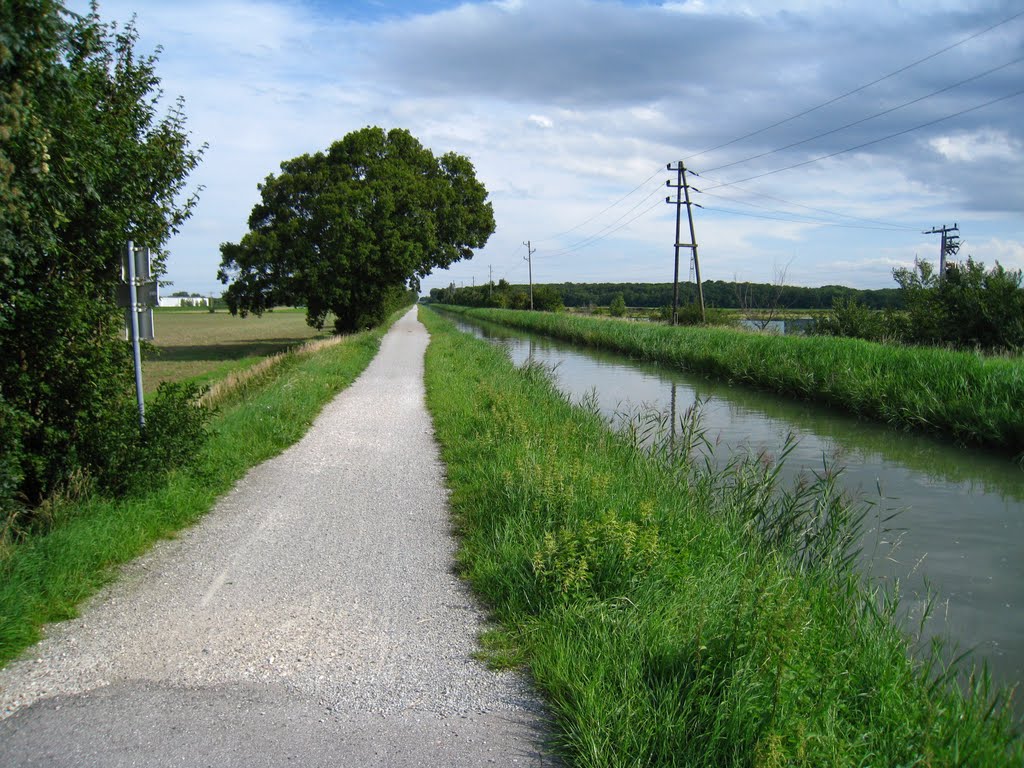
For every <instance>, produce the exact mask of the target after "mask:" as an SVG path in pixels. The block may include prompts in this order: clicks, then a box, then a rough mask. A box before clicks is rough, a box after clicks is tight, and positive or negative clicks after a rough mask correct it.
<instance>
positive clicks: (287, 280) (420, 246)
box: [218, 127, 494, 332]
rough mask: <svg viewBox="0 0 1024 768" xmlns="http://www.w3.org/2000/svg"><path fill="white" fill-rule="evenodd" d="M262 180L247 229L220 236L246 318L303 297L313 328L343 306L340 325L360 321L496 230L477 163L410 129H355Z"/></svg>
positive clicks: (235, 307)
mask: <svg viewBox="0 0 1024 768" xmlns="http://www.w3.org/2000/svg"><path fill="white" fill-rule="evenodd" d="M259 189H260V197H261V201H260V202H259V203H258V204H257V205H256V206H255V207H254V208H253V210H252V214H251V215H250V217H249V232H247V233H246V234H245V236H243V238H242V240H241V242H239V243H224V244H223V245H221V255H222V261H221V268H220V270H219V272H218V277H219V278H220V280H221V281H222V282H224V283H228V282H230V283H231V284H230V286H229V287H228V289H227V291H226V293H225V298H226V299H227V302H228V306H229V307H230V308H231V311H232V312H240V313H242V314H243V315H244V314H246V313H247V312H253V313H255V314H259V313H261V312H263V311H264V310H266V309H270V308H272V307H273V306H275V305H287V304H297V305H302V306H305V307H306V308H307V320H308V322H309V323H310V325H313V326H316V327H318V328H320V327H323V324H324V321H325V320H326V318H327V315H328V313H333V314H334V316H335V321H334V325H335V330H336V331H338V332H343V331H350V330H355V329H357V328H360V327H363V326H366V325H369V324H372V323H375V322H377V321H379V320H380V319H381V318H382V317H383V316H384V314H385V313H386V312H387V310H388V308H389V306H391V300H392V299H393V297H395V296H396V295H400V294H402V293H404V291H406V290H407V289H410V288H411V289H418V288H419V280H420V279H422V278H423V277H426V276H427V275H428V274H430V272H431V270H433V269H434V268H436V267H441V268H443V267H447V266H449V265H450V264H452V263H454V262H456V261H459V260H460V259H468V258H472V256H473V249H474V248H481V247H483V245H484V244H485V243H486V242H487V239H488V238H489V237H490V236H491V234H492V233H493V232H494V212H493V209H492V207H491V204H490V203H488V202H487V190H486V189H485V188H484V186H483V184H481V183H480V182H479V181H477V179H476V175H475V172H474V169H473V164H472V163H471V162H470V161H469V160H468V159H467V158H466V157H464V156H462V155H458V154H456V153H454V152H449V153H447V154H444V155H442V156H441V157H439V158H438V157H434V155H433V153H431V152H430V150H428V149H426V148H425V147H423V145H422V144H420V142H419V141H417V140H416V138H414V137H413V136H412V134H410V133H409V132H408V131H406V130H402V129H393V130H390V131H387V132H385V131H384V130H383V129H381V128H376V127H368V128H363V129H362V130H359V131H354V132H352V133H350V134H348V135H347V136H345V137H344V138H343V139H341V141H338V142H335V143H334V144H333V145H331V147H330V149H328V150H327V152H318V153H316V154H313V155H302V156H300V157H296V158H294V159H292V160H288V161H286V162H284V163H282V164H281V173H280V174H278V175H276V176H274V175H271V176H268V177H267V179H266V181H265V182H264V183H263V184H261V185H260V188H259Z"/></svg>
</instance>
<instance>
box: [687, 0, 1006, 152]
mask: <svg viewBox="0 0 1024 768" xmlns="http://www.w3.org/2000/svg"><path fill="white" fill-rule="evenodd" d="M1021 16H1024V11H1020V12H1018V13H1015V14H1014V15H1013V16H1010V17H1009V18H1006V19H1003V20H1002V21H999V22H996V23H995V24H993V25H992V26H990V27H986V28H985V29H982V30H981V31H979V32H975V33H974V34H973V35H969V36H967V37H965V38H963V39H962V40H959V41H957V42H955V43H953V44H952V45H947V46H946V47H945V48H941V49H939V50H937V51H935V52H934V53H930V54H928V55H927V56H925V57H924V58H921V59H918V60H917V61H913V62H911V63H910V64H907V65H906V66H903V67H900V68H899V69H897V70H894V71H892V72H890V73H889V74H887V75H883V76H882V77H879V78H878V79H876V80H872V81H871V82H870V83H866V84H864V85H861V86H858V87H857V88H854V89H853V90H852V91H847V92H846V93H843V94H841V95H839V96H836V97H834V98H832V99H829V100H828V101H824V102H822V103H821V104H818V105H817V106H814V107H811V108H810V109H805V110H804V111H803V112H799V113H797V114H795V115H791V116H790V117H787V118H785V119H784V120H779V121H778V122H776V123H772V124H771V125H767V126H765V127H764V128H759V129H758V130H756V131H752V132H751V133H748V134H745V135H743V136H740V137H738V138H735V139H732V140H730V141H727V142H725V143H724V144H719V145H717V146H715V147H711V148H710V149H705V150H701V151H700V152H697V153H695V154H692V155H688V156H687V157H684V158H683V159H684V160H689V159H690V158H694V157H699V156H700V155H706V154H708V153H709V152H714V151H716V150H719V149H723V148H725V147H728V146H731V145H733V144H736V143H738V142H740V141H744V140H745V139H750V138H753V137H754V136H757V135H759V134H762V133H764V132H765V131H770V130H771V129H772V128H778V127H779V126H780V125H785V124H786V123H790V122H792V121H793V120H796V119H798V118H801V117H804V116H805V115H809V114H811V113H812V112H817V111H818V110H819V109H823V108H825V107H827V106H829V105H831V104H835V103H836V102H837V101H842V100H843V99H845V98H846V97H848V96H853V95H854V94H855V93H860V92H861V91H864V90H867V89H868V88H871V87H872V86H874V85H878V84H879V83H882V82H885V81H886V80H889V79H890V78H893V77H895V76H896V75H899V74H902V73H903V72H906V71H907V70H909V69H913V68H914V67H916V66H917V65H918V64H923V63H924V62H926V61H930V60H931V59H934V58H935V57H937V56H940V55H942V54H943V53H946V52H947V51H951V50H953V49H954V48H957V47H959V46H961V45H963V44H964V43H968V42H970V41H971V40H974V39H975V38H977V37H980V36H981V35H984V34H985V33H987V32H991V31H992V30H993V29H996V28H997V27H1001V26H1003V25H1004V24H1009V23H1010V22H1011V21H1014V20H1015V19H1018V18H1020V17H1021Z"/></svg>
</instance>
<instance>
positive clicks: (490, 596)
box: [421, 312, 1024, 766]
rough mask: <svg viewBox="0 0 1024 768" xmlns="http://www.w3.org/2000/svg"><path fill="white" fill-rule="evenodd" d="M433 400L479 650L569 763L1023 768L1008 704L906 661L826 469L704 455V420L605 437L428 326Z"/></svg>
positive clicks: (441, 329)
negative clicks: (659, 437)
mask: <svg viewBox="0 0 1024 768" xmlns="http://www.w3.org/2000/svg"><path fill="white" fill-rule="evenodd" d="M421 317H422V318H423V320H424V322H425V323H427V324H428V327H429V329H430V332H431V344H430V348H429V349H428V353H427V364H426V384H427V399H428V406H429V408H430V409H431V412H432V414H433V416H434V421H435V429H436V434H437V437H438V440H439V442H440V444H441V447H442V454H443V458H444V461H445V462H446V465H447V477H448V483H449V486H450V489H451V504H452V510H453V514H454V517H455V521H456V525H457V530H458V532H459V535H460V539H461V547H460V550H459V554H458V563H459V569H460V572H461V573H462V574H463V575H464V576H465V577H466V578H467V579H468V580H469V581H470V582H471V583H472V585H473V587H474V588H475V590H476V591H477V592H478V593H479V594H480V595H481V597H482V598H483V599H484V600H485V601H486V602H487V604H488V605H489V606H490V608H491V610H492V612H493V616H494V619H495V622H496V625H497V626H496V628H495V629H493V630H491V631H490V632H489V633H488V634H487V635H486V638H485V640H486V642H485V643H484V650H483V652H482V653H483V654H484V655H485V656H489V657H490V658H491V659H492V661H493V662H494V663H495V664H510V663H511V664H518V663H523V664H525V665H526V666H528V668H529V671H530V674H531V676H532V678H533V679H534V680H535V681H536V684H537V685H538V686H539V688H540V689H541V690H542V691H543V692H544V694H545V696H546V699H547V702H548V706H549V710H550V713H551V718H552V724H553V728H554V734H553V740H554V743H555V744H556V746H557V748H558V750H559V751H560V753H561V754H562V755H563V756H564V757H565V758H566V761H567V762H568V764H571V765H578V766H639V765H659V766H660V765H666V766H674V765H678V766H709V765H716V766H748V765H756V766H782V765H786V766H790V765H792V766H822V765H829V766H832V765H879V766H882V765H884V766H890V765H903V766H913V765H919V766H924V765H965V766H966V765H971V766H1003V765H1019V764H1020V763H1021V760H1022V759H1024V745H1022V742H1021V737H1020V735H1019V733H1018V732H1017V731H1016V730H1015V728H1016V725H1015V723H1014V721H1013V715H1012V713H1011V711H1010V709H1009V708H1008V707H1007V706H1006V701H1007V693H1006V692H1005V691H1001V690H997V689H994V688H993V687H992V686H991V683H990V681H989V680H988V679H987V677H986V676H985V675H984V674H978V675H977V676H975V677H974V678H972V680H971V681H970V684H969V685H967V686H966V688H965V689H964V690H961V689H960V688H959V687H958V686H957V685H956V682H955V680H954V674H955V671H956V670H957V669H963V667H956V666H952V667H951V666H950V665H949V663H948V661H947V660H945V659H944V657H943V655H942V654H941V653H939V652H934V653H924V654H923V655H919V658H921V659H922V660H920V661H915V656H914V655H913V654H912V651H913V650H914V640H913V639H912V638H908V637H906V636H905V635H904V634H903V633H902V632H901V631H900V630H899V629H898V628H897V626H896V624H895V622H894V620H893V619H894V616H895V615H896V612H897V610H898V599H897V598H896V596H894V595H892V594H891V593H885V592H880V591H878V590H876V589H875V588H874V587H872V585H870V584H866V583H865V582H863V581H862V579H861V578H860V577H859V576H858V575H857V573H856V572H855V571H854V570H853V568H852V567H851V563H852V562H853V559H854V558H855V556H856V552H855V551H854V550H853V547H854V542H856V541H858V540H859V538H860V537H859V535H858V526H860V525H861V524H863V523H864V521H865V515H866V514H868V512H869V510H866V509H859V508H857V507H855V506H850V505H849V504H848V503H847V502H846V501H844V500H843V499H842V498H840V497H838V496H837V495H836V491H835V485H834V482H833V481H834V473H832V472H831V471H830V470H828V468H823V470H822V471H821V472H820V473H819V475H818V476H817V477H813V478H810V479H809V480H808V482H806V483H804V484H803V485H800V486H797V487H795V488H792V489H786V488H781V487H780V486H779V472H778V466H779V465H778V462H777V461H773V460H771V459H769V458H768V457H765V456H748V457H745V458H742V459H737V460H735V461H734V462H732V463H731V464H730V465H729V466H727V467H725V468H724V469H718V468H716V467H715V466H714V464H713V462H703V461H699V460H694V459H693V458H692V457H694V456H699V455H700V453H701V452H700V451H699V450H697V448H702V447H705V446H701V445H700V444H701V442H702V436H701V431H700V426H699V413H696V412H692V413H690V414H689V416H688V417H687V418H686V419H684V421H683V422H682V423H680V424H679V426H678V429H677V430H676V434H677V436H678V440H677V441H676V442H675V443H672V442H669V443H665V442H664V441H661V442H658V441H653V442H654V444H656V445H661V446H663V447H661V448H659V449H657V450H656V451H654V452H653V453H652V452H651V451H649V450H647V449H645V448H644V447H643V446H644V445H646V444H650V443H651V442H652V441H651V440H649V439H648V438H649V437H650V436H651V432H652V431H658V430H662V431H663V430H664V429H665V428H666V426H667V425H666V423H665V421H664V419H662V418H660V417H657V416H648V417H646V418H642V419H638V420H637V421H636V422H635V423H634V426H633V428H632V429H631V430H628V431H627V433H626V434H624V435H623V434H615V433H613V432H611V431H610V430H609V429H608V428H607V427H606V425H605V424H604V423H603V422H602V420H601V419H600V418H599V417H598V415H597V414H596V413H595V412H593V411H592V410H590V409H588V408H587V407H584V406H580V405H578V404H577V405H574V404H572V403H569V402H567V401H566V399H565V398H564V396H562V395H561V394H560V393H559V392H558V391H557V389H556V388H555V387H554V386H553V384H552V383H551V380H550V378H549V376H548V375H547V374H546V372H545V371H544V370H543V369H542V368H541V367H539V366H536V365H531V366H527V367H525V368H524V369H516V368H515V367H514V366H513V365H512V364H511V363H510V362H509V361H508V359H507V358H506V357H505V355H504V354H503V353H502V352H501V351H500V350H498V349H495V348H493V347H491V346H490V345H488V344H487V343H486V342H482V341H479V340H476V339H473V338H472V337H470V336H468V335H466V334H461V333H459V332H457V331H455V330H454V329H453V327H452V325H451V323H449V322H448V321H447V320H445V319H444V318H441V317H439V316H437V315H435V314H434V313H432V312H421Z"/></svg>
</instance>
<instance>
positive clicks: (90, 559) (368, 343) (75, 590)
mask: <svg viewBox="0 0 1024 768" xmlns="http://www.w3.org/2000/svg"><path fill="white" fill-rule="evenodd" d="M404 312H405V310H402V312H400V313H396V314H395V315H394V316H392V318H391V319H390V321H389V322H388V323H386V324H385V325H384V326H382V327H380V328H377V329H375V330H372V331H368V332H365V333H360V334H355V335H352V336H346V337H344V338H343V339H342V340H341V341H340V342H339V343H336V344H329V345H326V346H324V347H323V348H321V349H319V350H318V351H316V353H315V354H313V353H312V352H310V350H308V349H306V350H300V351H296V352H292V353H286V354H284V355H281V356H279V357H277V358H275V361H274V363H273V365H272V366H270V367H269V368H268V369H267V370H264V371H262V372H261V374H260V375H259V376H257V377H255V378H249V379H247V380H246V381H245V382H244V386H243V387H242V388H241V389H238V388H236V389H235V390H233V391H232V392H224V393H222V394H221V396H220V400H219V402H220V411H219V412H218V413H217V414H216V416H215V417H214V419H213V421H212V423H211V430H212V436H211V438H210V439H209V441H208V442H207V444H206V446H204V448H203V450H202V455H201V456H200V458H199V460H198V462H197V464H196V466H195V467H194V468H193V469H190V470H188V471H182V472H175V473H172V474H171V475H170V477H169V479H168V481H167V482H166V483H165V484H161V486H160V487H157V488H152V489H150V490H149V491H147V492H145V493H139V494H136V495H135V496H133V497H129V498H127V499H122V500H117V501H112V500H109V499H105V498H102V497H99V496H97V495H95V494H86V495H85V496H84V497H83V498H79V499H75V500H64V501H57V502H54V503H53V504H52V505H51V509H50V514H51V515H52V517H53V518H54V519H52V520H51V523H50V532H49V533H47V534H46V535H43V536H39V537H35V538H30V539H28V540H26V541H24V542H21V543H18V544H12V545H8V546H7V547H6V549H4V550H3V551H0V664H2V663H6V662H7V661H9V660H10V659H12V658H14V657H15V656H16V655H17V654H18V653H19V652H20V651H22V650H23V649H24V648H26V647H27V646H29V645H31V644H32V643H34V642H35V641H36V640H38V639H39V636H40V630H41V627H42V626H43V625H44V624H45V623H47V622H52V621H61V620H64V619H69V618H72V617H74V616H75V615H77V610H78V605H79V604H80V603H81V601H82V600H84V599H85V598H86V597H88V596H90V595H91V594H93V593H95V592H96V590H97V589H99V588H100V587H101V586H102V585H103V584H105V583H106V582H108V581H109V580H110V579H112V578H113V577H114V575H115V574H116V567H117V566H118V565H120V564H121V563H124V562H127V561H128V560H131V559H132V558H134V557H137V556H138V555H140V554H142V553H143V552H145V551H146V550H147V549H149V547H150V546H152V544H153V543H154V542H156V541H157V540H158V539H161V538H167V537H171V536H173V535H174V534H175V532H176V531H178V530H180V529H181V528H184V527H185V526H188V525H191V524H192V523H194V522H195V521H196V520H197V519H198V518H199V517H201V516H202V515H203V514H205V513H206V512H208V511H209V510H210V509H211V508H212V506H213V504H214V503H215V501H216V500H217V498H218V497H219V496H220V495H221V494H223V493H224V492H225V491H227V490H229V489H230V488H231V486H232V485H234V483H235V482H237V481H238V480H239V479H240V478H241V477H242V476H243V475H244V474H245V472H246V471H248V469H249V468H251V467H253V466H255V465H256V464H259V463H260V462H262V461H265V460H266V459H268V458H270V457H272V456H274V455H276V454H278V453H280V452H281V451H282V450H284V449H285V448H287V447H288V446H289V445H291V444H292V443H294V442H296V441H297V440H299V439H300V438H301V437H302V436H303V435H304V434H305V433H306V431H307V430H308V428H309V426H310V425H311V424H312V422H313V420H314V418H315V417H316V415H317V414H318V413H319V412H320V410H321V409H322V408H323V406H324V405H325V404H326V403H327V402H329V401H330V400H331V399H332V398H333V397H334V396H335V395H336V394H337V393H338V392H340V391H341V390H342V389H344V388H345V387H347V386H348V385H349V384H351V383H352V382H353V381H354V380H355V379H356V377H357V376H358V375H359V374H360V373H361V372H362V371H363V370H364V369H365V368H366V366H367V365H369V363H370V361H371V360H372V359H373V357H374V355H375V354H376V353H377V350H378V349H379V347H380V340H381V338H382V337H383V335H384V333H385V332H386V330H387V328H388V327H390V325H391V323H393V322H394V321H395V320H396V319H397V318H398V317H399V316H400V315H401V314H402V313H404Z"/></svg>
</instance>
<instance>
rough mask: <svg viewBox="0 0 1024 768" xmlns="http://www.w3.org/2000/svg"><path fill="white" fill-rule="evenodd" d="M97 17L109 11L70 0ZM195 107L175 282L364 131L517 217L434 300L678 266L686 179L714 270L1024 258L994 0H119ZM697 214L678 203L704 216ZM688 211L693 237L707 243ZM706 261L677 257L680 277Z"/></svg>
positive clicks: (212, 289) (1007, 53)
mask: <svg viewBox="0 0 1024 768" xmlns="http://www.w3.org/2000/svg"><path fill="white" fill-rule="evenodd" d="M67 5H68V7H69V8H70V9H72V10H75V11H79V12H81V11H84V10H86V9H87V6H88V3H87V2H84V1H83V0H74V1H72V2H68V3H67ZM99 11H100V16H101V18H103V19H104V20H106V21H117V22H119V23H124V22H126V21H128V20H129V19H131V18H132V16H133V15H134V16H135V18H136V25H137V27H138V30H139V32H140V46H139V52H146V53H148V52H152V51H153V50H155V49H156V48H157V46H159V47H160V48H161V52H160V54H159V62H158V64H157V74H158V75H159V77H160V78H161V81H162V88H163V90H164V92H165V94H166V99H167V101H168V105H169V104H170V101H171V100H172V99H173V98H175V97H177V96H182V97H184V100H185V110H184V111H185V115H186V117H187V125H188V129H189V130H190V131H191V134H192V138H193V141H194V143H195V144H196V145H199V144H203V143H205V144H207V145H208V147H207V150H206V153H205V157H204V160H203V162H202V165H201V166H200V168H199V169H198V170H197V171H195V172H194V174H193V176H192V177H191V179H190V185H191V188H193V189H194V188H196V187H199V186H201V187H202V191H201V194H200V199H199V204H198V207H197V208H196V211H195V213H194V215H193V216H192V218H191V219H190V220H189V221H188V222H186V223H185V225H184V226H183V227H182V229H181V231H180V233H178V234H177V235H175V236H174V238H173V239H172V240H171V241H170V243H169V246H168V248H169V251H170V257H169V261H168V265H169V268H168V275H167V278H168V279H169V280H171V281H173V287H171V288H167V289H165V292H171V291H179V290H185V291H194V292H199V293H203V294H208V293H215V294H219V293H220V291H222V290H223V286H222V285H221V284H220V283H219V282H218V281H217V279H216V272H217V267H218V265H219V263H220V252H219V245H220V243H222V242H225V241H232V242H237V241H238V240H239V239H240V238H241V237H242V235H244V234H245V232H246V228H247V225H246V222H247V219H248V215H249V211H250V210H251V208H252V206H253V205H254V204H255V203H256V202H257V200H258V194H259V193H258V190H257V184H259V183H260V182H261V181H262V180H264V179H265V178H266V177H267V175H269V174H272V173H275V172H277V171H278V170H279V165H280V163H281V162H282V161H284V160H287V159H289V158H292V157H295V156H297V155H300V154H304V153H311V152H318V151H322V150H326V149H327V148H328V147H329V146H330V145H331V144H332V143H333V142H334V141H337V140H339V139H341V138H342V137H343V136H344V135H345V134H347V133H349V132H351V131H354V130H358V129H360V128H363V127H365V126H368V125H378V126H381V127H384V128H386V129H389V128H406V129H408V130H409V131H411V132H412V134H413V135H414V136H416V137H417V138H418V139H419V140H420V141H421V142H422V143H423V144H424V145H425V146H427V147H428V148H430V149H431V150H432V151H433V152H434V153H435V154H437V155H440V154H442V153H444V152H448V151H455V152H458V153H460V154H463V155H466V156H467V157H469V159H470V160H471V161H472V162H473V164H474V166H475V168H476V173H477V178H478V179H479V180H480V181H482V182H483V184H484V186H485V187H486V188H487V190H488V192H489V200H490V201H491V202H492V203H493V205H494V214H495V220H496V222H497V229H496V231H495V233H494V234H493V235H492V236H491V238H490V240H489V241H488V243H487V245H486V247H485V248H482V249H479V250H478V251H477V252H476V254H475V256H474V257H473V259H472V260H465V261H462V262H459V263H458V264H455V265H453V266H452V267H451V268H450V269H448V270H443V271H436V272H434V273H433V274H432V275H430V276H429V277H428V278H426V279H425V280H424V281H423V291H424V292H426V291H429V289H431V288H436V287H443V286H446V285H448V284H449V283H452V282H454V283H455V284H456V285H471V284H474V283H475V284H477V285H479V284H483V283H486V282H487V280H488V279H491V278H493V279H494V280H495V281H497V280H499V279H502V278H503V279H506V280H508V281H510V282H512V283H525V282H527V279H528V263H527V259H526V257H527V246H526V245H525V243H526V242H529V243H530V244H531V248H533V249H535V252H533V254H532V272H533V280H534V281H535V282H538V283H550V282H566V281H572V282H578V283H587V282H670V281H671V280H672V275H673V266H674V253H675V249H674V242H675V211H676V209H675V206H673V205H669V204H666V202H665V197H666V196H667V195H674V190H672V189H670V188H667V187H666V186H665V184H666V181H668V180H670V179H671V180H673V182H674V180H675V176H676V174H675V172H670V171H668V170H666V166H667V165H668V164H670V163H671V164H676V163H678V162H679V161H682V162H683V163H684V164H685V166H686V167H687V169H688V170H691V171H694V172H696V173H697V174H698V176H697V177H688V178H689V182H690V183H691V184H692V185H693V186H694V187H696V189H697V190H700V191H699V192H698V191H696V190H695V191H693V192H692V196H693V199H694V201H695V202H698V203H699V204H700V205H701V206H703V208H696V207H695V208H694V209H693V212H694V226H695V234H696V241H697V244H698V255H699V260H700V269H701V276H702V278H703V279H705V280H733V279H739V280H749V281H753V282H776V281H779V280H784V281H785V282H786V283H788V284H792V285H807V286H818V285H829V284H841V285H849V286H853V287H858V288H887V287H895V283H894V282H893V280H892V270H893V268H895V267H900V266H910V265H912V264H913V262H914V259H915V258H923V259H928V260H930V261H933V262H934V261H937V257H938V252H939V240H940V238H939V236H938V235H934V234H923V232H925V231H926V230H931V229H933V228H935V227H941V226H944V225H946V226H952V225H953V224H954V223H955V224H957V225H958V226H959V233H960V237H961V241H962V247H961V251H960V256H961V257H966V256H967V255H972V256H973V257H974V258H975V260H979V261H982V262H984V263H985V264H986V265H988V266H992V265H993V263H994V262H996V261H999V262H1000V263H1001V264H1003V265H1004V266H1006V267H1009V268H1015V269H1020V268H1024V119H1022V118H1024V5H1022V4H1021V3H1020V2H1019V0H1018V1H1017V2H1000V1H998V0H992V1H990V0H970V2H961V1H960V0H875V2H871V3H863V2H850V3H847V2H831V1H829V0H822V1H820V2H814V1H812V0H774V1H773V2H771V3H761V2H751V1H744V0H664V1H655V0H651V1H644V0H477V1H472V2H452V1H448V0H426V1H423V2H387V1H386V0H354V1H352V2H346V1H345V0H175V2H163V1H157V0H102V1H101V3H100V8H99ZM683 210H684V214H685V209H683ZM686 228H687V224H686V219H685V215H684V217H683V235H682V237H681V240H682V241H683V242H689V235H688V232H687V229H686ZM689 262H690V252H689V250H688V249H683V250H682V252H681V266H680V275H681V279H683V280H686V279H687V278H688V277H689V274H690V272H689Z"/></svg>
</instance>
